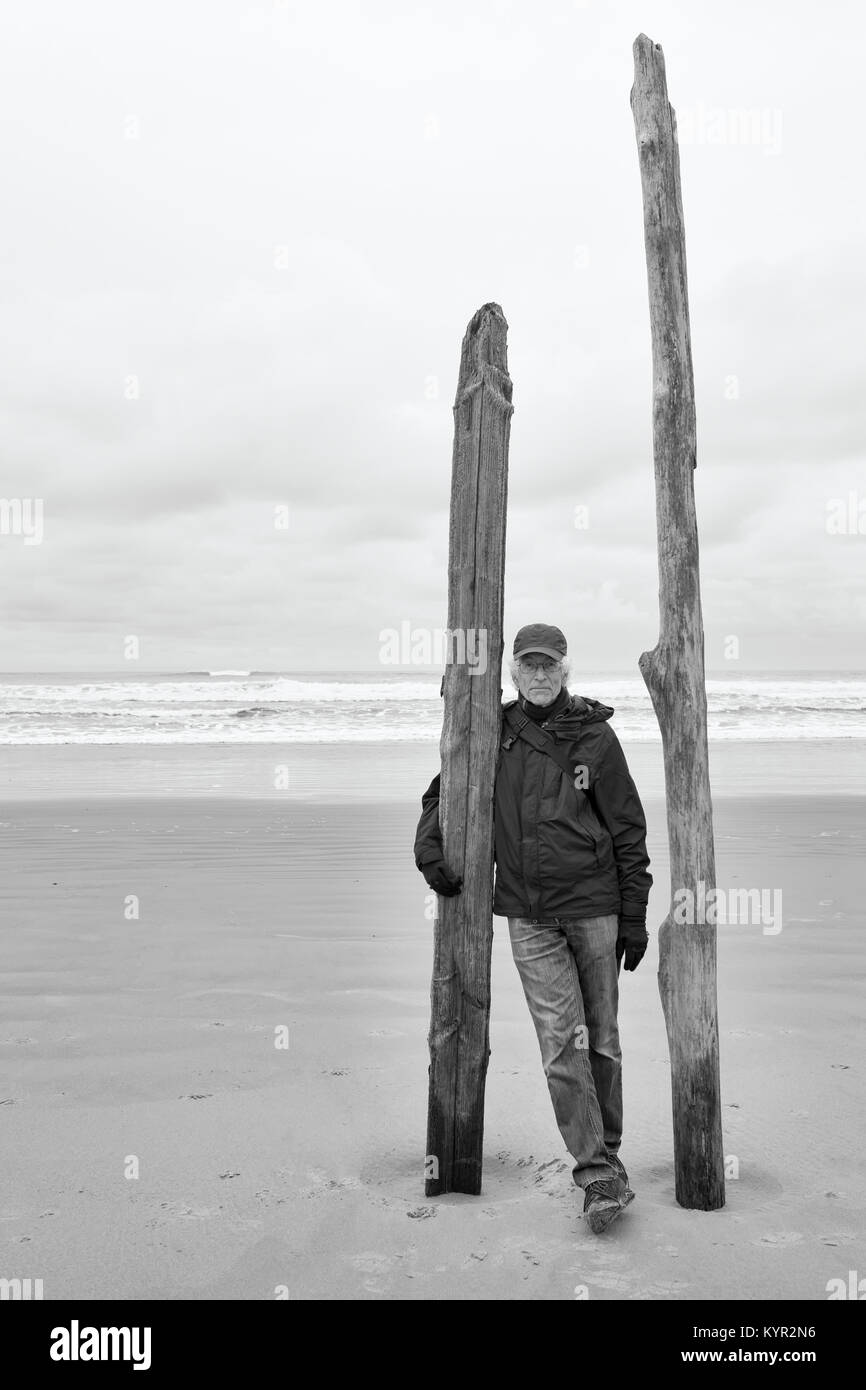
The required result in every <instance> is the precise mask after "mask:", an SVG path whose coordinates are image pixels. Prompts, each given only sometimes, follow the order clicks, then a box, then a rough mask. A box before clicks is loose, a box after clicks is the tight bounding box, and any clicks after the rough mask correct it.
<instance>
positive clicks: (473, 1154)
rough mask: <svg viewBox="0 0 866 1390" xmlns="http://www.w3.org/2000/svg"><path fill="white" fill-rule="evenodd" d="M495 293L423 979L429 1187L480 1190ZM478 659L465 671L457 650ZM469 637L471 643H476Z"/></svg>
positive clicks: (464, 513)
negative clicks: (448, 882)
mask: <svg viewBox="0 0 866 1390" xmlns="http://www.w3.org/2000/svg"><path fill="white" fill-rule="evenodd" d="M507 331H508V325H507V324H506V322H505V318H504V316H503V313H502V310H501V309H500V307H499V305H498V304H485V305H484V306H483V307H482V308H481V309H479V310H478V312H477V313H476V314H475V315H474V316H473V318H472V320H471V322H470V324H469V327H468V328H467V330H466V334H465V337H464V339H463V347H462V352H461V356H460V372H459V376H458V383H457V396H456V400H455V403H454V452H453V461H452V474H451V519H450V531H449V556H448V630H449V634H453V637H452V642H451V651H450V653H449V661H448V665H447V666H446V670H445V686H444V696H445V712H444V721H443V726H442V738H441V742H440V754H441V764H442V780H441V792H440V806H439V813H440V825H441V829H442V841H443V849H444V855H445V862H446V864H447V865H448V867H449V868H450V869H451V870H452V871H453V872H454V873H458V874H461V875H462V877H463V890H462V892H461V893H460V894H458V895H457V896H456V897H453V898H443V897H440V898H438V899H437V903H438V915H437V919H436V922H435V927H434V965H433V981H432V988H431V1011H430V1013H431V1021H430V1035H429V1043H430V1075H429V1101H428V1114H427V1178H426V1182H425V1192H426V1195H427V1196H436V1195H437V1194H439V1193H442V1192H468V1193H478V1192H480V1191H481V1172H482V1140H483V1132H484V1087H485V1080H486V1076H487V1061H488V1058H489V1056H490V1044H489V1031H490V1028H489V1024H490V958H491V949H492V944H493V783H494V778H495V773H496V758H497V751H498V747H499V726H500V709H501V703H502V688H501V665H502V621H503V602H504V591H505V512H506V503H507V492H508V442H509V436H510V431H511V415H512V410H513V407H512V404H511V380H510V378H509V376H508V363H507V347H506V336H507ZM481 633H483V634H484V639H483V640H484V647H485V657H486V659H485V662H484V670H483V671H482V670H481V663H480V662H479V663H478V666H477V668H476V670H475V672H474V673H473V667H472V665H471V664H470V663H469V661H468V660H465V659H464V660H461V659H460V653H461V641H462V640H464V639H466V637H467V634H475V637H474V639H473V640H466V641H465V652H466V654H470V653H472V652H473V646H474V650H475V651H476V652H478V653H480V644H479V639H478V634H481ZM474 644H475V645H474Z"/></svg>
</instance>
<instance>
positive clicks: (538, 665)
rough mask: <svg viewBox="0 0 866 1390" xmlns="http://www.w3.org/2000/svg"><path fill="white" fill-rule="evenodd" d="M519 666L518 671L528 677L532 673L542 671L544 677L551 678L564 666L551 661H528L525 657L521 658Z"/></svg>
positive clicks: (559, 662)
mask: <svg viewBox="0 0 866 1390" xmlns="http://www.w3.org/2000/svg"><path fill="white" fill-rule="evenodd" d="M517 666H518V670H520V671H522V672H523V674H524V675H525V676H528V675H529V674H530V673H531V672H532V671H541V672H542V674H543V675H545V676H550V675H552V674H553V672H554V671H558V670H559V668H560V667H561V666H562V662H561V661H550V660H547V659H545V660H544V661H527V660H526V659H525V657H521V658H520V660H519V661H518V663H517Z"/></svg>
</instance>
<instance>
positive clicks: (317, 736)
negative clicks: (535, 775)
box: [0, 671, 866, 746]
mask: <svg viewBox="0 0 866 1390" xmlns="http://www.w3.org/2000/svg"><path fill="white" fill-rule="evenodd" d="M439 682H440V675H439V673H438V672H436V673H433V672H418V671H412V672H401V673H395V672H392V671H389V672H388V673H387V674H380V673H378V672H372V673H371V672H369V671H366V672H365V671H360V672H359V671H354V672H353V671H344V672H333V671H330V672H323V671H311V672H292V673H280V672H267V671H192V672H188V673H164V674H160V673H155V672H152V673H142V674H137V675H130V674H128V673H122V674H119V673H103V674H94V675H82V674H81V673H80V672H78V673H74V672H66V673H56V674H51V675H46V674H37V673H33V672H29V673H28V672H21V673H17V674H0V743H3V744H7V745H19V746H22V745H23V746H27V745H30V746H33V745H47V744H109V745H130V744H132V745H142V744H259V743H261V744H285V743H298V744H316V743H326V744H351V743H417V742H421V743H431V744H436V743H438V740H439V736H440V733H441V728H442V704H441V701H440V698H439ZM570 688H571V689H572V690H573V691H576V692H577V693H580V694H582V695H588V696H592V697H593V698H596V699H600V700H602V701H603V702H604V703H605V704H608V705H612V706H613V708H614V710H615V715H614V719H613V727H614V728H615V730H616V732H617V734H618V735H619V737H620V739H622V740H623V741H626V742H629V743H653V742H659V741H660V734H659V728H658V724H657V721H656V718H655V713H654V711H653V708H652V704H651V701H650V698H649V695H648V693H647V690H646V687H645V685H644V683H643V680H642V679H641V677H640V675H639V674H635V675H633V676H630V675H626V674H623V673H622V672H598V673H595V674H589V675H587V676H586V677H581V678H580V679H579V680H574V681H572V682H571V685H570ZM514 694H515V692H514V691H513V690H512V689H511V687H510V685H509V686H507V687H506V688H505V689H504V691H503V698H504V699H511V698H513V697H514ZM707 704H708V718H709V736H710V739H711V740H712V741H718V742H738V741H743V742H747V741H754V740H767V741H790V740H810V739H814V740H822V741H823V740H828V739H832V740H839V739H862V738H864V737H866V717H864V716H866V672H864V671H853V672H852V671H849V672H845V671H830V672H822V673H820V674H815V675H804V674H802V673H801V672H771V673H759V672H752V673H748V672H743V673H740V674H738V675H736V676H734V675H731V674H727V673H711V674H710V675H709V677H708V679H707Z"/></svg>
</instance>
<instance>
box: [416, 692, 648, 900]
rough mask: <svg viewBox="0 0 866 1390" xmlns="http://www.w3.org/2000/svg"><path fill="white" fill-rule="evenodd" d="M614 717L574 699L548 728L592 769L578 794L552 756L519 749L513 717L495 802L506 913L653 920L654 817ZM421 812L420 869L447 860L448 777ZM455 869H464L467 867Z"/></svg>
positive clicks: (429, 793)
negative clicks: (649, 913)
mask: <svg viewBox="0 0 866 1390" xmlns="http://www.w3.org/2000/svg"><path fill="white" fill-rule="evenodd" d="M516 703H517V702H516V701H512V702H511V704H516ZM509 707H510V706H509V705H506V706H504V707H503V714H504V710H505V709H508V708H509ZM612 714H613V710H612V709H611V707H610V706H609V705H603V704H601V702H600V701H598V700H590V699H584V698H582V697H581V696H580V695H572V696H571V697H570V698H569V700H568V703H567V704H566V705H565V706H564V708H563V709H562V710H561V711H560V712H559V714H557V715H555V716H554V717H553V718H552V719H551V720H550V721H549V722H545V723H543V724H541V725H540V727H541V728H542V729H544V730H546V731H547V732H548V733H549V734H552V735H553V736H554V737H555V738H556V740H557V742H559V743H560V744H561V745H562V746H563V747H565V748H566V749H567V750H568V753H569V760H570V762H571V764H572V765H573V764H575V763H577V764H579V765H581V766H582V767H585V768H586V770H587V773H586V777H585V779H584V780H585V782H586V784H587V787H588V794H587V791H586V790H579V789H577V788H575V785H574V781H573V780H571V779H569V778H568V776H567V775H566V773H565V772H564V771H563V769H562V768H560V767H559V766H557V764H556V763H555V762H554V760H553V759H552V758H551V757H549V756H548V754H547V753H543V752H541V751H540V750H537V749H535V748H533V747H531V746H530V744H528V743H527V742H526V741H525V740H524V739H522V738H517V739H514V740H513V742H512V741H511V739H510V733H511V731H510V729H509V727H508V725H507V723H506V722H505V720H504V718H503V723H502V729H501V733H500V743H499V754H498V759H497V763H496V783H495V788H494V801H493V815H494V836H495V862H496V883H495V890H494V898H493V911H494V913H495V914H496V915H497V916H499V917H600V916H602V915H604V914H606V913H618V914H619V915H620V916H621V917H622V918H623V920H626V919H628V920H629V921H631V922H640V923H643V922H645V921H646V907H647V899H648V897H649V890H650V887H651V885H652V876H651V874H650V873H649V869H648V866H649V856H648V854H647V849H646V819H645V817H644V813H643V807H642V806H641V803H640V797H639V796H638V794H637V789H636V787H635V785H634V782H633V781H632V779H631V776H630V774H629V770H628V765H627V763H626V760H625V755H624V754H623V751H622V748H621V747H620V743H619V739H618V738H617V736H616V734H615V733H614V732H613V729H611V727H610V725H609V724H608V722H607V721H608V720H609V719H610V716H611V715H612ZM509 743H510V746H506V745H507V744H509ZM421 807H422V812H421V819H420V821H419V822H418V830H417V833H416V836H415V863H416V865H417V867H418V868H419V869H420V868H421V867H422V865H424V864H428V863H430V862H431V861H433V860H436V859H441V858H442V857H443V855H442V837H441V833H440V828H439V775H438V774H437V775H436V776H435V777H434V778H433V781H432V782H431V783H430V786H429V787H428V788H427V790H426V792H425V793H424V795H423V797H422V799H421ZM448 868H449V869H451V870H452V871H453V872H455V873H462V872H463V866H462V865H459V864H449V865H448Z"/></svg>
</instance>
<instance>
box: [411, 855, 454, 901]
mask: <svg viewBox="0 0 866 1390" xmlns="http://www.w3.org/2000/svg"><path fill="white" fill-rule="evenodd" d="M421 872H422V874H423V875H424V877H425V879H426V880H427V883H428V885H429V887H431V888H432V889H433V892H434V893H438V894H439V896H440V897H442V898H453V897H454V896H455V894H457V893H459V892H460V889H461V888H462V887H463V879H462V878H458V877H457V875H456V874H452V873H451V872H450V871H449V870H448V869H447V868H446V866H445V860H444V859H434V860H433V861H432V863H430V864H422V865H421Z"/></svg>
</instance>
